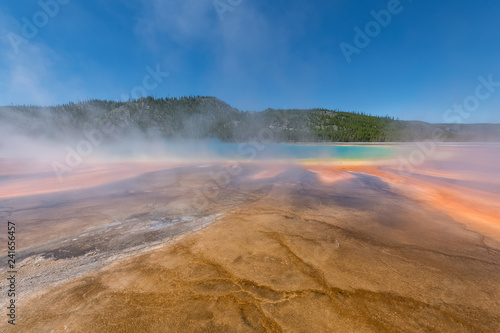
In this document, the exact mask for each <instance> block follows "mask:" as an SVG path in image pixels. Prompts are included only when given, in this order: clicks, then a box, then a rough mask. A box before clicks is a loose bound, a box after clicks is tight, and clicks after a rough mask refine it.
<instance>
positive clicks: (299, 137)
mask: <svg viewBox="0 0 500 333" xmlns="http://www.w3.org/2000/svg"><path fill="white" fill-rule="evenodd" d="M0 125H9V126H11V128H15V129H16V131H20V132H25V133H27V134H29V135H31V136H44V137H48V138H53V139H57V138H58V137H59V136H62V135H71V134H72V133H75V132H78V131H83V130H86V129H91V128H99V127H103V126H108V127H109V126H114V127H115V128H118V130H117V131H114V133H113V135H114V137H115V138H116V139H117V140H119V139H120V137H123V136H127V135H131V134H132V133H141V134H143V135H146V136H150V137H163V138H166V139H188V140H201V139H203V140H204V139H217V140H220V141H224V142H240V141H248V140H252V138H255V137H256V136H257V135H258V133H259V132H262V131H263V130H265V131H267V132H270V133H272V138H273V140H274V141H277V142H410V141H422V140H429V139H433V140H435V141H446V142H458V141H500V124H460V125H459V124H430V123H426V122H420V121H402V120H396V119H394V118H392V117H389V116H386V117H378V116H371V115H365V114H361V113H355V112H343V111H338V110H326V109H307V110H300V109H285V110H277V109H267V110H264V111H261V112H255V111H240V110H238V109H236V108H233V107H231V106H230V105H228V104H227V103H225V102H223V101H221V100H219V99H217V98H215V97H200V96H192V97H180V98H153V97H145V98H140V99H137V100H130V101H127V102H116V101H107V100H89V101H85V102H79V103H68V104H64V105H57V106H53V107H39V106H8V107H7V106H5V107H0Z"/></svg>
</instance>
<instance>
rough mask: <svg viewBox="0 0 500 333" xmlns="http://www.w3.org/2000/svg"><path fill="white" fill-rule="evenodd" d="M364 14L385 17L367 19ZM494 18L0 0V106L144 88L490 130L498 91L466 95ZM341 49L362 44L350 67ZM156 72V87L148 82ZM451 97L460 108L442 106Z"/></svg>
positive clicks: (227, 2) (348, 3)
mask: <svg viewBox="0 0 500 333" xmlns="http://www.w3.org/2000/svg"><path fill="white" fill-rule="evenodd" d="M43 4H46V5H43ZM214 4H216V5H217V6H216V5H214ZM43 7H45V9H44V8H43ZM372 11H374V12H376V13H380V11H384V12H383V13H389V14H390V22H388V23H387V21H385V22H383V23H384V24H383V25H384V26H382V24H380V23H376V24H375V23H374V22H376V21H375V18H374V16H373V15H372V14H371V12H372ZM382 17H383V18H385V19H386V20H387V17H388V16H383V15H382ZM498 17H500V2H498V1H493V0H491V1H488V0H485V1H476V2H473V1H461V2H459V1H449V0H446V1H439V2H436V1H430V0H427V1H425V0H413V1H411V0H401V1H399V2H398V1H397V0H390V1H356V0H339V1H335V0H331V1H314V0H308V1H305V0H303V1H298V0H286V1H285V0H276V1H269V0H266V1H264V0H252V1H249V0H216V1H213V0H182V1H181V0H179V1H177V0H176V1H169V0H149V1H145V0H123V1H117V0H107V1H104V0H101V1H99V0H85V1H77V0H41V1H40V2H37V1H24V0H19V1H17V2H14V1H3V2H2V3H1V4H0V38H1V39H0V52H1V55H2V57H1V60H0V105H10V104H43V105H52V104H57V103H66V102H68V101H81V100H86V99H90V98H99V99H114V100H121V99H123V98H126V96H128V95H132V96H138V95H140V94H142V93H143V92H144V91H145V92H146V93H147V94H149V95H153V96H157V97H167V96H168V97H174V96H184V95H211V96H216V97H218V98H220V99H222V100H224V101H226V102H227V103H229V104H231V105H232V106H234V107H237V108H239V109H241V110H257V111H260V110H264V109H266V108H268V107H272V108H292V107H294V108H311V107H324V108H328V109H341V110H345V111H361V112H365V113H371V114H377V115H386V114H388V115H391V116H395V117H398V118H400V119H416V120H424V121H431V122H452V121H461V122H469V123H470V122H472V123H474V122H498V123H500V83H499V84H498V85H495V84H493V86H491V85H490V86H489V89H490V90H488V87H484V85H483V87H482V88H481V87H480V88H479V89H480V92H481V96H482V98H481V99H478V98H477V97H475V96H476V91H477V89H478V86H480V85H482V83H481V82H484V80H486V81H488V80H490V81H493V82H500V25H499V23H498ZM26 22H27V23H26ZM370 22H371V23H370ZM30 25H31V28H33V27H34V28H35V29H36V31H35V30H33V29H31V30H30ZM367 25H368V27H369V28H371V29H373V30H368V35H367V38H368V39H369V44H368V45H367V46H365V45H362V44H359V43H358V44H356V43H355V36H356V34H357V32H355V28H356V27H358V28H359V29H360V30H361V31H362V33H363V34H367V30H366V28H367ZM369 35H371V36H369ZM358 42H359V41H358ZM365 42H366V41H365ZM341 43H344V44H341ZM347 44H349V45H350V46H352V47H357V46H356V45H358V46H363V47H357V52H356V53H352V54H351V55H350V62H348V61H347V59H346V57H345V55H344V52H343V51H342V48H341V45H347ZM146 68H149V70H148V69H146ZM156 69H159V71H160V72H161V73H163V74H161V75H160V76H157V77H159V80H158V81H155V80H154V78H153V77H148V75H150V74H149V72H150V71H155V70H156ZM166 72H168V76H166V75H165V74H164V73H166ZM479 77H483V78H484V80H483V81H481V80H479V79H478V78H479ZM145 78H146V81H144V80H145ZM144 82H146V84H144ZM145 87H147V88H148V89H146V88H145ZM464 103H469V104H468V107H467V109H466V111H467V110H468V112H466V111H461V112H459V111H458V110H459V108H454V105H458V107H460V106H462V105H463V104H464ZM445 115H447V116H445Z"/></svg>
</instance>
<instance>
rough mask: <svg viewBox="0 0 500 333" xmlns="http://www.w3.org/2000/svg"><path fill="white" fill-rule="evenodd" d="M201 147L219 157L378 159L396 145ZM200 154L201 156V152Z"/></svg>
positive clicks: (209, 145) (243, 158)
mask: <svg viewBox="0 0 500 333" xmlns="http://www.w3.org/2000/svg"><path fill="white" fill-rule="evenodd" d="M202 150H203V151H204V152H207V153H209V154H210V155H212V154H213V155H215V157H218V158H221V159H235V160H245V159H246V160H288V159H290V160H291V159H294V160H297V159H298V160H351V161H354V160H380V159H387V158H391V157H393V156H394V154H395V151H396V148H395V147H381V146H336V145H299V144H296V145H292V144H265V145H264V144H258V143H254V144H252V143H242V144H237V143H220V142H213V143H209V144H204V145H203V148H202ZM200 154H201V155H204V154H203V152H201V151H200Z"/></svg>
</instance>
